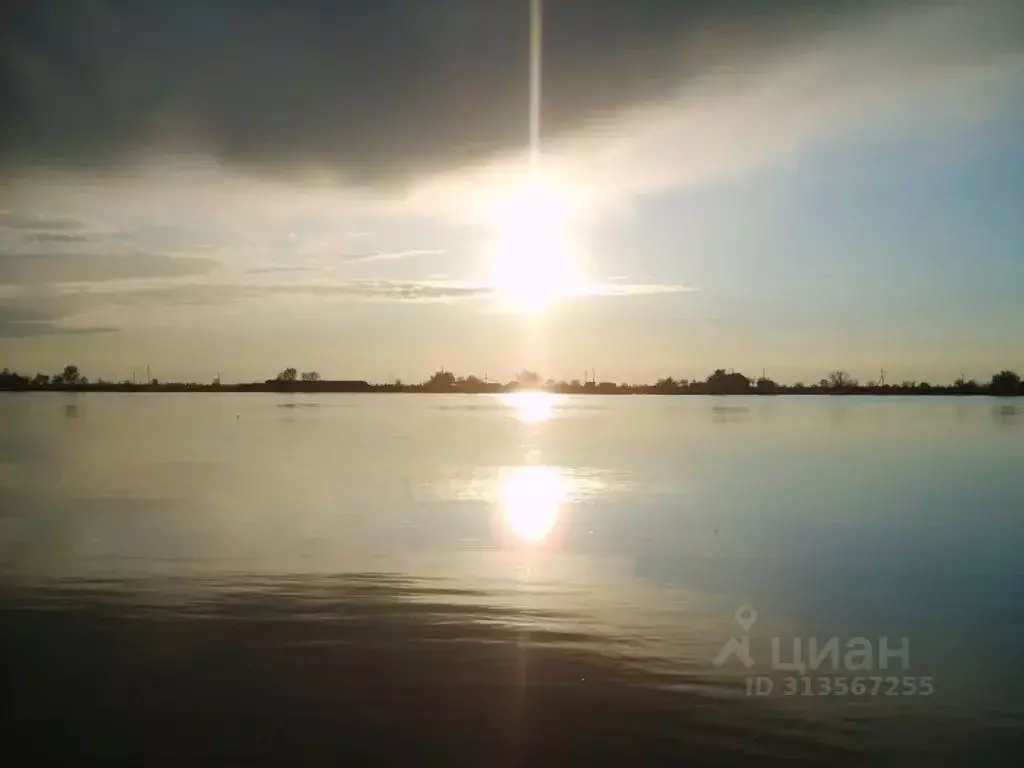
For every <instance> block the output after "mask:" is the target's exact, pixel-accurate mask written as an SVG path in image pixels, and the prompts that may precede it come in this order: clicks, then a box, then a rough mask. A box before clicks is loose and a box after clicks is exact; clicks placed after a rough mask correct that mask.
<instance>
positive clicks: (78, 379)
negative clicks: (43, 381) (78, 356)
mask: <svg viewBox="0 0 1024 768" xmlns="http://www.w3.org/2000/svg"><path fill="white" fill-rule="evenodd" d="M53 381H54V383H55V384H80V383H82V373H81V371H79V369H78V366H77V365H65V366H64V370H63V371H61V372H60V373H58V374H56V375H55V376H54V377H53Z"/></svg>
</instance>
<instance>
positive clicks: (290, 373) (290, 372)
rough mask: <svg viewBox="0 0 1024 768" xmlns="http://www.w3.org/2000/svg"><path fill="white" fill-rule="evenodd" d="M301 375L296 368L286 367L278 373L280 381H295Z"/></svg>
mask: <svg viewBox="0 0 1024 768" xmlns="http://www.w3.org/2000/svg"><path fill="white" fill-rule="evenodd" d="M298 376H299V372H298V371H297V370H295V369H294V368H285V369H284V370H283V371H281V372H280V373H279V374H277V380H278V381H295V379H297V378H298Z"/></svg>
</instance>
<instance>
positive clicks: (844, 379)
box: [828, 371, 857, 389]
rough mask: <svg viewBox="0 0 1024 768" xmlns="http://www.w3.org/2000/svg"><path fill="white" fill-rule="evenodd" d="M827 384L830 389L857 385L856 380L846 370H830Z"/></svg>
mask: <svg viewBox="0 0 1024 768" xmlns="http://www.w3.org/2000/svg"><path fill="white" fill-rule="evenodd" d="M828 385H829V386H830V387H832V389H845V388H847V387H855V386H857V382H856V381H854V379H853V377H852V376H851V375H850V374H848V373H847V372H846V371H832V373H830V374H829V375H828Z"/></svg>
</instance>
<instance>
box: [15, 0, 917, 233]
mask: <svg viewBox="0 0 1024 768" xmlns="http://www.w3.org/2000/svg"><path fill="white" fill-rule="evenodd" d="M883 5H887V6H892V7H898V6H899V5H901V3H897V2H896V0H891V2H882V0H829V2H822V1H821V0H780V1H779V2H767V0H548V2H547V3H546V11H545V36H544V39H545V54H544V67H545V69H544V92H543V132H544V135H545V136H547V137H552V136H557V135H560V134H563V133H565V132H567V131H571V130H573V129H576V128H578V127H580V126H582V125H583V124H585V123H587V122H588V121H593V120H598V119H600V118H601V117H602V116H605V115H607V114H609V113H611V112H613V111H615V110H618V109H620V108H622V107H625V106H630V105H633V104H637V103H642V102H646V101H648V100H650V99H652V98H657V97H660V96H664V95H665V94H667V93H668V92H669V91H670V90H671V89H673V88H675V87H676V86H677V85H679V84H680V83H681V82H685V81H687V80H688V79H691V78H697V77H700V76H701V75H702V74H704V73H705V72H706V71H708V70H709V69H714V68H721V67H728V68H732V69H735V70H737V71H742V70H744V69H748V70H756V69H757V68H758V66H759V65H760V62H761V61H762V58H763V56H764V55H766V54H768V53H770V52H772V51H776V50H778V49H780V48H784V47H786V46H789V45H791V44H799V42H800V40H804V39H806V38H808V37H810V36H813V35H815V34H817V33H819V32H825V31H828V30H831V29H833V28H835V27H836V26H838V25H841V24H842V23H843V22H844V19H845V18H846V17H848V16H849V15H851V14H853V13H862V12H864V11H865V9H867V10H870V9H872V8H877V7H878V6H883ZM528 8H529V2H528V0H431V1H430V2H425V1H424V0H337V1H335V2H328V1H327V0H310V1H309V2H294V3H284V2H278V0H246V1H245V2H242V0H218V2H209V0H178V2H173V3H169V2H165V1H164V0H131V1H130V2H129V1H127V0H125V1H124V2H120V1H117V0H94V2H90V3H80V4H67V3H62V2H56V1H53V0H9V2H8V3H5V4H4V7H3V10H2V11H0V103H2V105H3V107H2V117H0V121H2V122H0V169H2V168H3V167H6V168H14V169H19V168H27V167H38V166H46V167H52V166H60V167H65V166H83V165H84V166H86V167H95V166H97V165H102V164H105V163H109V162H113V161H115V160H118V159H121V158H124V157H126V156H130V155H132V153H136V152H156V151H160V150H161V149H165V148H175V149H188V150H200V151H203V152H208V153H212V154H213V155H214V156H216V157H217V158H218V159H220V160H221V161H225V162H227V163H229V164H232V165H235V166H236V167H240V168H244V169H251V170H254V171H257V172H260V173H268V172H282V171H285V170H286V169H289V168H296V167H310V168H314V169H316V170H318V171H321V172H323V171H326V172H329V173H336V174H338V175H339V176H342V177H345V178H347V179H348V180H350V181H354V182H357V183H367V184H380V183H385V182H389V181H395V180H399V179H401V178H404V177H407V176H409V175H412V174H415V173H417V172H423V171H433V170H437V169H444V168H447V167H450V166H451V165H452V164H453V163H460V162H466V161H471V160H475V159H479V158H482V157H485V156H487V155H489V154H491V153H494V152H497V151H504V150H506V149H508V148H510V147H519V146H522V144H523V142H524V137H525V136H526V134H527V124H528V121H527V105H528V97H527V92H528V80H529V78H528V68H527V48H528V39H529V37H528ZM7 226H16V225H12V224H7ZM47 228H49V229H53V227H52V226H50V227H47Z"/></svg>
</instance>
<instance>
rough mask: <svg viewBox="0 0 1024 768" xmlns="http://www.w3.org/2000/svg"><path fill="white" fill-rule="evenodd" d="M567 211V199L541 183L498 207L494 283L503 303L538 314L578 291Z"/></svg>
mask: <svg viewBox="0 0 1024 768" xmlns="http://www.w3.org/2000/svg"><path fill="white" fill-rule="evenodd" d="M568 215H569V201H568V199H567V197H566V196H564V195H561V194H559V193H557V192H556V191H555V190H554V189H553V188H552V187H551V186H550V185H547V184H541V183H539V182H536V181H532V182H530V183H527V184H525V185H524V187H523V188H522V189H521V190H520V191H519V192H518V193H517V194H515V195H511V196H509V197H508V198H506V199H504V200H502V201H501V202H500V203H499V204H498V205H496V206H495V208H494V228H495V230H496V242H495V243H494V246H493V254H492V259H493V261H492V271H491V282H492V284H493V286H494V289H495V292H496V293H497V295H498V298H499V299H500V300H501V301H502V302H504V303H505V304H507V305H510V306H511V307H513V308H514V309H517V310H519V311H521V312H526V313H536V312H540V311H543V310H544V309H546V308H547V307H549V306H550V305H551V304H552V303H553V302H555V301H557V300H559V299H563V298H565V297H566V296H568V295H569V294H570V293H572V292H573V290H574V289H575V286H576V284H577V280H576V271H575V266H574V259H573V253H572V247H571V244H570V243H569V239H568V237H567V234H566V221H567V219H568Z"/></svg>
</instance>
